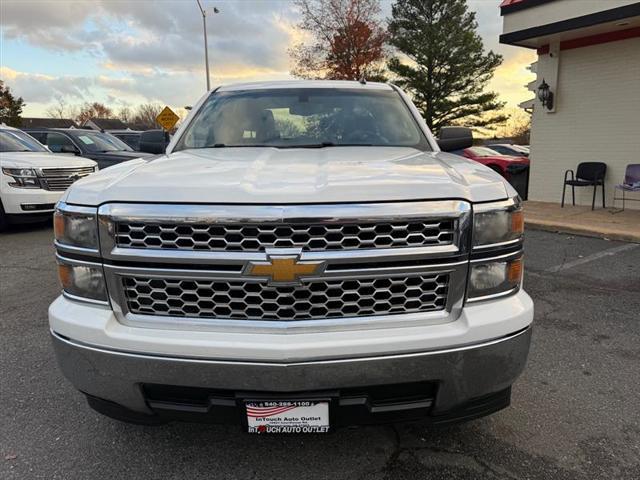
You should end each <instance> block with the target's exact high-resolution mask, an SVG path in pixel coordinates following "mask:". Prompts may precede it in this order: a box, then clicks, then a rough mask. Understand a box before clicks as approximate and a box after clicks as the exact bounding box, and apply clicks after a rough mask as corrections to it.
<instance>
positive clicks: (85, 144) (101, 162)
mask: <svg viewBox="0 0 640 480" xmlns="http://www.w3.org/2000/svg"><path fill="white" fill-rule="evenodd" d="M24 131H25V132H27V133H28V134H29V135H31V136H33V137H35V138H36V140H38V141H39V142H40V143H43V144H44V145H47V146H48V147H49V150H51V151H52V152H53V153H65V154H69V153H72V154H74V155H78V156H82V157H85V158H90V159H92V160H95V161H96V162H97V163H98V166H99V167H100V169H101V170H102V169H104V168H107V167H110V166H112V165H116V164H118V163H121V162H125V161H127V160H132V159H134V158H140V157H144V156H146V155H148V154H146V153H140V152H134V151H133V150H132V149H131V147H129V145H127V144H126V143H124V142H123V141H122V140H119V139H117V138H116V137H114V136H113V135H111V134H109V133H106V132H99V131H96V130H87V129H81V128H45V129H42V128H33V129H32V128H26V129H24Z"/></svg>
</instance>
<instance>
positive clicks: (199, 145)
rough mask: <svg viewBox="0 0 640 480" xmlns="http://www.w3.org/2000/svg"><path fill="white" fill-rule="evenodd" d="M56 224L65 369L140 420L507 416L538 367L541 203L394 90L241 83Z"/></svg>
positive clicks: (71, 194) (120, 169)
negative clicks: (529, 224)
mask: <svg viewBox="0 0 640 480" xmlns="http://www.w3.org/2000/svg"><path fill="white" fill-rule="evenodd" d="M456 131H458V133H462V134H464V135H462V136H461V137H456V136H453V138H447V139H445V138H444V137H443V136H441V139H440V144H441V145H442V147H443V148H445V149H452V150H455V149H459V148H466V146H468V145H469V144H470V142H471V137H470V135H468V133H469V132H468V130H464V129H458V130H448V132H453V133H455V132H456ZM54 223H55V233H56V249H57V258H58V264H59V272H60V279H61V282H62V285H63V294H62V295H61V296H60V297H59V298H58V299H57V300H55V301H54V302H53V304H52V305H51V307H50V308H49V321H50V326H51V332H52V336H53V343H54V347H55V350H56V354H57V358H58V362H59V364H60V367H61V369H62V371H63V372H64V374H65V375H66V376H67V378H69V379H70V380H71V382H72V383H73V384H74V385H75V386H76V387H77V388H78V389H79V390H80V391H82V392H83V393H84V394H85V395H86V396H87V398H88V400H89V404H90V405H91V406H92V407H93V408H95V409H96V410H98V411H100V412H102V413H104V414H106V415H110V416H112V417H115V418H118V419H122V420H128V421H132V422H142V423H160V422H164V421H167V420H176V419H177V420H193V421H206V422H227V423H236V424H241V425H243V426H244V427H245V428H246V430H247V431H249V432H257V433H269V432H326V431H327V430H329V429H330V428H334V427H338V426H340V425H345V424H356V423H369V422H388V421H394V420H407V419H415V418H426V419H428V420H430V421H432V422H434V423H447V422H453V421H460V420H467V419H470V418H475V417H479V416H482V415H486V414H489V413H492V412H495V411H497V410H499V409H501V408H504V407H506V406H507V405H508V404H509V400H510V395H511V384H512V383H513V382H514V381H515V379H516V378H517V377H518V375H519V374H520V373H521V372H522V370H523V368H524V366H525V362H526V359H527V353H528V350H529V341H530V338H531V322H532V319H533V304H532V301H531V299H530V298H529V296H528V295H527V294H526V293H525V292H524V290H523V289H522V265H523V264H522V261H523V230H524V222H523V213H522V208H521V205H520V200H519V199H518V197H517V194H516V192H515V191H514V190H513V188H512V187H511V186H510V185H509V184H508V183H507V182H506V181H505V180H504V179H503V178H502V177H500V175H498V174H497V173H495V172H493V171H492V170H491V169H489V168H486V167H484V166H483V165H481V164H479V163H476V162H473V161H471V160H468V159H465V158H462V157H459V156H456V155H451V154H447V153H442V151H441V148H440V147H439V144H438V142H436V140H435V139H434V137H433V136H432V135H431V133H430V132H429V129H428V128H427V126H426V124H425V122H424V121H423V119H422V118H421V117H420V115H419V113H418V111H417V110H416V108H415V106H414V105H413V104H412V103H411V101H410V100H409V99H408V98H407V96H406V95H405V94H404V93H403V92H402V91H400V90H399V89H398V88H396V87H395V86H392V85H387V84H380V83H367V84H362V83H359V82H333V81H294V82H273V83H259V84H245V85H234V86H228V87H221V88H219V89H217V90H215V91H213V92H210V93H208V94H207V95H205V96H204V97H203V98H202V100H201V101H200V102H199V103H198V104H197V105H196V106H195V107H194V109H193V111H192V113H191V114H190V116H189V117H188V118H187V120H186V121H185V122H184V124H183V126H182V127H181V128H180V129H179V130H178V132H177V133H176V134H175V136H174V138H173V140H172V142H171V143H170V144H169V146H168V148H167V151H166V154H164V155H160V156H158V157H156V158H145V159H140V160H137V161H135V160H134V161H132V162H128V163H126V164H122V165H117V166H114V167H111V168H109V169H106V170H104V171H102V172H100V173H98V174H96V175H94V176H92V178H91V179H86V180H80V181H79V182H77V183H76V184H74V185H73V186H72V187H71V188H70V189H69V190H68V191H67V193H66V194H65V196H64V198H62V200H61V202H60V203H59V206H58V209H57V211H56V215H55V222H54Z"/></svg>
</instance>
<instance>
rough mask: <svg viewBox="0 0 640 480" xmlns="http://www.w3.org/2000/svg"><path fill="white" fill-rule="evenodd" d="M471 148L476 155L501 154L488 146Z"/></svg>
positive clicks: (490, 155) (493, 155) (491, 155)
mask: <svg viewBox="0 0 640 480" xmlns="http://www.w3.org/2000/svg"><path fill="white" fill-rule="evenodd" d="M469 150H471V153H473V154H474V155H475V156H476V157H495V156H496V155H497V156H500V154H499V153H498V152H496V151H495V150H491V149H490V148H487V147H471V148H470V149H469Z"/></svg>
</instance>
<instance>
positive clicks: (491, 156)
mask: <svg viewBox="0 0 640 480" xmlns="http://www.w3.org/2000/svg"><path fill="white" fill-rule="evenodd" d="M454 153H456V154H457V155H461V156H463V157H466V158H470V159H471V160H474V161H476V162H478V163H481V164H483V165H486V166H487V167H489V168H491V169H492V170H495V171H496V172H498V173H499V174H500V175H502V176H503V177H504V178H506V179H509V178H510V172H509V170H510V167H513V166H516V165H517V166H526V167H528V166H529V159H528V158H527V157H524V156H519V157H516V156H513V155H503V154H501V153H498V152H497V151H495V150H493V149H492V148H489V147H470V148H465V149H464V150H458V151H456V152H454Z"/></svg>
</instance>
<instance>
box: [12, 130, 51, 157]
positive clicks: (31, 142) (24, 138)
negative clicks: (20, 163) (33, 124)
mask: <svg viewBox="0 0 640 480" xmlns="http://www.w3.org/2000/svg"><path fill="white" fill-rule="evenodd" d="M0 152H49V150H47V149H46V148H45V147H44V146H43V145H42V144H41V143H40V142H38V141H37V140H36V139H35V138H33V137H32V136H31V135H27V134H26V133H24V132H21V131H19V130H0Z"/></svg>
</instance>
